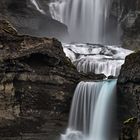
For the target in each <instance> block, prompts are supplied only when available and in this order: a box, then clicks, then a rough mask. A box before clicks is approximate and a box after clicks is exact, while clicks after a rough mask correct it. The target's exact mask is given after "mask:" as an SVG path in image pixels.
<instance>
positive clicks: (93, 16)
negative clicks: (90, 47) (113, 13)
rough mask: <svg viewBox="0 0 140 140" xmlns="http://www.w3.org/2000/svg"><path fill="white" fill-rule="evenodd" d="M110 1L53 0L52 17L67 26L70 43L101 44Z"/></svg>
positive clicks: (51, 6) (51, 4) (51, 5)
mask: <svg viewBox="0 0 140 140" xmlns="http://www.w3.org/2000/svg"><path fill="white" fill-rule="evenodd" d="M111 3H112V0H57V1H56V0H55V1H53V2H51V3H50V13H51V15H52V17H53V18H54V19H56V20H59V21H60V22H63V23H64V24H66V25H67V26H68V30H69V34H70V40H71V41H72V42H83V43H87V42H88V43H102V42H104V38H105V32H106V31H105V30H106V24H107V21H108V19H109V12H110V7H111Z"/></svg>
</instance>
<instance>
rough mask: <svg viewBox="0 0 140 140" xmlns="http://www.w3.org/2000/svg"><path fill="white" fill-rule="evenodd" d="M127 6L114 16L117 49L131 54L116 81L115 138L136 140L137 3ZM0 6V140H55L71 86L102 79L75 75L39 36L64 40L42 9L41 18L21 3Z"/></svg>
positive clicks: (139, 113)
mask: <svg viewBox="0 0 140 140" xmlns="http://www.w3.org/2000/svg"><path fill="white" fill-rule="evenodd" d="M116 1H117V0H116ZM43 2H44V6H47V4H46V1H45V0H44V1H43ZM127 2H128V1H127V0H126V1H125V2H121V7H123V8H124V11H125V12H124V14H122V15H121V16H120V12H119V14H118V15H119V16H117V18H118V17H120V21H121V24H122V28H123V30H124V34H123V36H122V44H123V47H124V48H129V49H132V50H135V53H133V54H131V55H129V56H127V57H126V60H125V64H124V65H123V66H122V69H121V72H120V75H119V78H118V92H117V94H118V105H119V107H118V115H119V121H120V122H121V124H120V125H121V128H122V129H121V136H120V140H136V139H138V135H139V134H138V129H139V120H140V105H139V101H140V100H139V99H140V97H139V92H140V52H139V51H138V50H139V45H140V32H139V31H140V28H139V25H140V24H139V21H140V16H139V7H140V6H139V4H140V2H139V1H138V0H137V1H135V2H134V1H133V2H132V1H131V2H132V3H133V6H132V7H129V6H130V5H131V4H130V3H127ZM0 3H2V4H1V5H0V139H1V140H12V139H13V140H32V139H33V140H40V139H41V140H46V139H47V140H52V139H56V138H58V137H59V135H60V133H62V132H64V130H65V128H66V127H67V121H68V115H69V110H70V104H71V100H72V97H73V93H74V90H75V87H76V85H77V83H78V82H79V81H81V80H85V79H88V80H89V79H92V80H97V79H103V78H104V75H102V74H101V75H95V74H89V75H85V74H83V73H79V72H78V71H77V70H76V67H75V66H74V65H73V64H72V63H71V61H70V59H69V58H67V57H66V55H65V54H64V52H63V48H62V44H61V43H60V42H59V41H58V40H57V39H55V38H46V37H43V36H49V37H51V36H53V37H56V38H59V37H60V36H61V35H62V34H63V36H67V27H66V26H65V25H64V24H62V23H60V22H58V21H55V20H54V19H52V18H50V15H49V12H48V11H46V13H48V15H47V18H46V16H44V15H40V13H38V12H37V11H36V10H35V9H34V8H33V7H31V9H32V12H31V11H30V7H28V8H27V7H26V6H27V5H26V3H28V2H27V1H26V2H25V1H24V2H23V1H22V2H19V1H16V0H14V1H12V2H11V1H10V0H5V1H3V0H2V1H1V2H0ZM119 3H120V2H119ZM45 4H46V5H45ZM117 4H118V1H117ZM126 5H127V6H126ZM16 6H17V8H15V7H16ZM119 6H120V5H119ZM19 7H20V8H19ZM15 9H16V10H15ZM25 9H26V10H25ZM33 9H34V10H33ZM46 9H47V8H46ZM30 18H32V19H30ZM40 18H41V20H40ZM29 20H30V22H29ZM44 20H45V24H44ZM36 21H38V22H36ZM50 21H51V23H53V24H51V25H50V24H49V22H50ZM10 22H11V23H12V24H11V23H10ZM30 23H31V24H30ZM34 23H35V24H34ZM33 24H34V26H33ZM58 26H59V30H58V29H57V27H58ZM42 32H44V33H42ZM52 33H54V34H52ZM59 33H61V35H60V34H59ZM23 34H28V35H23ZM33 36H34V37H33ZM35 36H36V37H35ZM60 39H61V37H60Z"/></svg>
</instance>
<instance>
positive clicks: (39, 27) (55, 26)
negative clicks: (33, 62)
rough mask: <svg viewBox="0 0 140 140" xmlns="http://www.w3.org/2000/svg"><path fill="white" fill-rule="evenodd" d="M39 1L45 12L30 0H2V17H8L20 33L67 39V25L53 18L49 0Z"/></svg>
mask: <svg viewBox="0 0 140 140" xmlns="http://www.w3.org/2000/svg"><path fill="white" fill-rule="evenodd" d="M37 2H38V4H39V5H40V7H41V8H42V9H43V10H44V12H45V14H42V13H40V12H39V11H38V10H37V9H36V7H35V6H34V5H33V4H32V3H31V1H30V0H22V1H19V0H1V1H0V17H2V16H3V17H6V18H7V20H9V21H10V22H11V23H12V24H13V25H14V27H15V28H16V29H17V30H18V33H20V34H27V35H31V36H37V37H46V36H47V37H55V38H57V39H60V40H66V39H67V36H68V31H67V27H66V26H65V25H64V24H62V23H60V22H58V21H56V20H54V19H52V18H51V15H50V12H49V7H48V0H37Z"/></svg>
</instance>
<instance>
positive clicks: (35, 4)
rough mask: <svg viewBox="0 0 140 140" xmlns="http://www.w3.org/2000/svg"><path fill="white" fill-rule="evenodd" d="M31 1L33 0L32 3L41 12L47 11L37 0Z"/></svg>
mask: <svg viewBox="0 0 140 140" xmlns="http://www.w3.org/2000/svg"><path fill="white" fill-rule="evenodd" d="M30 1H31V3H32V4H33V5H34V6H35V7H36V9H37V10H38V11H39V12H40V13H42V14H46V13H45V11H44V10H43V9H41V8H40V6H39V4H38V2H37V1H36V0H30Z"/></svg>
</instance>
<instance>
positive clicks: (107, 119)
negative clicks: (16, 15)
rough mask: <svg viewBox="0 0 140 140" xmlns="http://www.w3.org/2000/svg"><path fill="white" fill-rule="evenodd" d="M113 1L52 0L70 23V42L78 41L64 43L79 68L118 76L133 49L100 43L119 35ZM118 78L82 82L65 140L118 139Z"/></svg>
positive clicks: (56, 13)
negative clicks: (112, 17) (115, 124)
mask: <svg viewBox="0 0 140 140" xmlns="http://www.w3.org/2000/svg"><path fill="white" fill-rule="evenodd" d="M111 4H112V0H52V1H51V2H50V4H49V7H50V13H51V15H52V17H53V18H54V19H56V20H58V21H60V22H62V23H64V24H66V25H67V27H68V31H69V34H70V42H76V43H75V44H74V43H73V44H72V43H71V44H66V43H63V49H64V52H65V54H66V56H67V57H69V58H70V59H71V61H72V63H73V64H74V65H75V66H76V68H77V70H78V71H79V72H84V73H89V72H90V73H91V72H92V73H96V74H101V73H103V74H105V75H106V76H107V77H108V76H110V75H111V76H115V77H117V76H118V75H119V72H120V69H121V65H122V64H123V63H124V59H125V57H126V56H127V55H128V54H130V53H131V52H132V51H129V50H126V49H123V48H121V47H119V46H115V45H112V46H109V45H99V44H112V42H111V43H108V42H110V40H111V41H112V38H115V40H116V39H117V37H118V36H114V34H115V35H116V34H117V31H118V29H119V28H117V27H118V26H114V24H113V26H112V24H111V23H109V21H110V18H109V15H110V13H109V12H110V8H111ZM110 30H111V31H110ZM108 38H109V41H108V40H107V39H108ZM79 42H80V43H81V44H78V43H79ZM116 42H117V43H118V41H116ZM85 43H91V44H85ZM97 44H98V45H97ZM116 82H117V80H101V81H100V82H99V81H94V82H80V83H79V84H78V86H77V88H76V90H75V93H74V97H73V102H72V106H71V113H70V118H69V125H68V128H67V131H66V134H63V135H62V136H61V140H116V138H117V137H116V136H114V135H111V134H114V133H112V132H113V131H112V127H111V126H112V125H111V124H112V122H113V114H114V112H115V108H114V102H115V88H116ZM113 111H114V112H113ZM113 129H115V128H113Z"/></svg>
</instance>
